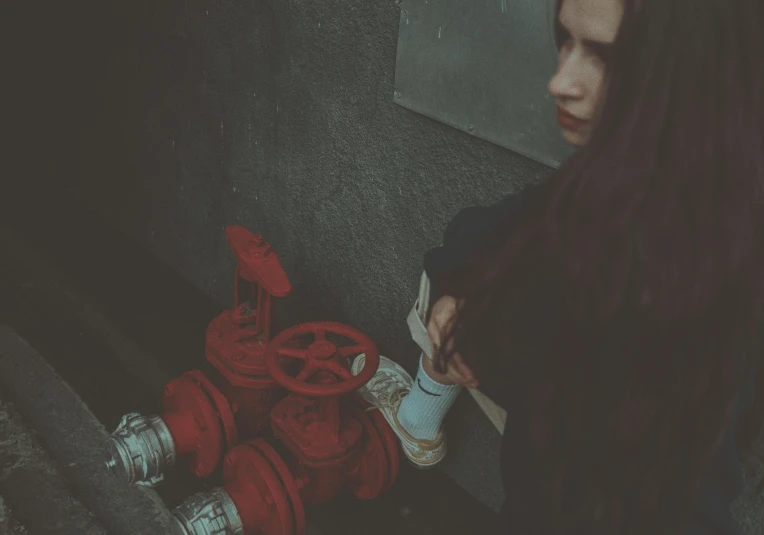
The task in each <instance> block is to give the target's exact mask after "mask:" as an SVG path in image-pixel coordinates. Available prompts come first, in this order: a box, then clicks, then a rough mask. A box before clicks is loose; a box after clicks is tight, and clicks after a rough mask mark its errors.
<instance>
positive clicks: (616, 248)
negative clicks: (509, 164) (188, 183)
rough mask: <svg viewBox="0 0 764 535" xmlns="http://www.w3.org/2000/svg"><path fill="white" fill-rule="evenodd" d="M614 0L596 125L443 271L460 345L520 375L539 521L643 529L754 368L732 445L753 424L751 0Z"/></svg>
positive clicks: (760, 42) (717, 428)
mask: <svg viewBox="0 0 764 535" xmlns="http://www.w3.org/2000/svg"><path fill="white" fill-rule="evenodd" d="M623 1H624V7H625V14H624V18H623V22H622V24H621V27H620V30H619V34H618V37H617V40H616V42H615V45H614V48H615V50H614V53H613V57H612V59H611V64H610V65H609V67H608V92H607V97H606V100H605V103H604V108H603V111H602V115H601V118H600V120H599V123H598V126H597V128H596V130H595V132H594V133H593V136H592V138H591V140H590V142H589V143H588V145H587V146H586V147H585V148H583V149H581V150H580V151H579V152H578V153H577V154H576V155H574V156H573V157H572V158H571V159H570V160H569V161H567V162H566V163H565V164H564V165H563V166H562V167H561V168H560V169H559V170H558V171H556V172H555V173H553V175H552V176H551V177H550V178H549V179H548V180H547V182H546V183H545V185H544V186H543V187H542V188H540V189H539V190H536V191H535V193H533V194H532V195H530V196H529V198H528V200H527V202H526V203H525V208H524V209H522V210H520V211H518V212H516V213H513V214H508V215H507V217H506V218H505V221H504V222H503V223H502V225H503V227H502V228H503V229H505V230H504V232H503V233H501V237H500V239H499V240H498V242H496V244H495V246H494V247H492V248H491V249H490V251H489V252H487V253H484V254H479V255H478V254H476V256H475V257H474V258H473V260H472V261H471V262H470V263H469V264H467V265H466V266H463V267H462V268H460V269H458V270H455V271H452V272H450V273H446V274H444V276H442V277H441V278H440V279H439V281H438V282H439V283H440V285H441V286H442V288H443V289H444V290H445V291H446V293H448V294H450V295H453V296H456V297H461V298H464V300H463V305H462V306H460V308H459V311H458V314H457V320H456V323H455V325H454V329H453V331H452V337H453V341H454V346H453V348H454V350H455V351H457V352H458V353H460V354H461V355H462V357H463V358H464V359H465V360H466V361H467V362H468V364H470V365H471V366H472V367H473V368H474V369H475V371H476V373H477V376H478V378H479V379H480V378H481V377H483V378H486V377H491V376H501V377H504V378H505V379H504V381H505V388H506V389H507V390H510V389H522V390H518V391H523V392H526V391H527V392H528V394H527V401H528V407H529V409H528V411H529V413H530V414H531V422H532V424H531V429H530V433H531V436H532V440H533V444H534V455H535V460H534V461H535V462H534V466H538V467H544V468H543V469H540V470H539V474H538V481H537V486H538V489H539V490H540V494H539V496H544V497H545V498H544V500H546V503H545V504H543V505H544V506H545V507H546V510H547V511H548V512H549V514H548V515H547V518H546V519H545V521H548V522H550V524H551V525H553V526H557V527H558V528H563V527H564V528H565V529H568V530H570V531H569V532H570V533H579V532H581V531H577V530H576V527H577V526H579V527H582V526H586V527H587V528H591V526H595V528H593V529H595V532H599V531H598V530H599V529H601V530H602V532H606V533H614V532H616V533H630V534H635V535H636V534H638V535H655V534H662V533H675V532H676V531H675V530H677V529H679V528H680V527H681V526H682V525H683V523H684V522H685V521H686V519H687V515H688V514H689V511H690V510H691V508H692V507H693V504H694V499H695V495H696V491H697V488H698V483H699V481H700V478H701V476H702V474H703V473H704V471H705V469H706V466H707V465H708V462H709V459H710V457H711V455H712V454H713V453H714V451H715V449H716V448H717V447H718V445H719V443H720V441H721V440H722V438H723V437H724V436H725V433H727V432H728V428H729V423H730V415H731V414H732V412H733V408H734V407H735V403H736V402H737V401H738V399H739V396H740V392H741V390H742V387H743V385H744V381H745V380H746V379H748V378H750V377H751V374H754V373H755V375H756V377H757V385H756V389H755V399H754V403H753V405H752V406H751V408H750V409H749V410H747V412H746V413H745V414H744V418H743V420H742V422H740V424H739V425H737V426H736V427H737V431H736V435H737V436H736V439H737V441H736V443H737V445H738V446H739V449H740V451H741V452H742V453H744V454H745V455H749V454H750V453H751V452H752V447H753V444H754V442H755V439H756V438H757V437H758V436H759V432H760V431H761V424H762V423H764V403H763V402H762V400H764V395H763V394H764V381H762V380H761V379H762V372H764V370H762V369H761V368H762V360H763V357H764V355H763V354H762V351H761V349H760V347H759V346H758V343H757V339H758V335H759V330H760V327H761V322H760V316H761V311H762V302H763V301H764V299H763V298H764V284H763V282H764V202H763V200H764V198H763V197H762V194H763V193H764V191H763V187H764V69H762V65H763V62H762V60H763V59H764V57H763V54H764V32H762V30H761V29H762V27H764V2H761V1H760V0H623ZM560 3H561V2H559V1H558V13H559V9H560ZM443 345H444V347H445V346H447V344H443ZM440 356H441V357H442V358H443V359H448V358H449V355H447V354H443V355H440ZM509 425H510V426H511V423H510V424H509ZM574 481H575V492H576V493H577V496H578V499H577V500H575V501H574V502H570V501H566V500H564V499H562V498H561V496H564V495H565V494H566V492H565V491H566V488H567V489H568V490H570V488H571V486H572V485H573V484H574ZM629 512H631V513H630V514H629ZM627 519H628V520H627Z"/></svg>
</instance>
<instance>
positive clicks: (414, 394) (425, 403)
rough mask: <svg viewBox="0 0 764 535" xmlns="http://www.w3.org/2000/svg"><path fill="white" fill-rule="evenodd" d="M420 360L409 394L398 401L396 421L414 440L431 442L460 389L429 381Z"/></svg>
mask: <svg viewBox="0 0 764 535" xmlns="http://www.w3.org/2000/svg"><path fill="white" fill-rule="evenodd" d="M422 358H423V357H420V358H419V371H418V372H417V374H416V378H415V379H414V385H413V386H412V387H411V392H409V393H408V394H407V395H406V397H405V398H403V400H402V401H401V406H400V408H399V409H398V421H399V422H400V424H401V425H402V426H403V427H404V429H406V431H408V432H409V434H410V435H411V436H413V437H414V438H418V439H421V440H433V439H434V438H435V437H437V436H438V431H439V430H440V426H441V424H442V423H443V419H444V418H445V417H446V413H448V410H449V409H450V408H451V407H452V406H453V404H454V402H455V401H456V397H457V396H458V395H459V392H461V391H462V386H461V385H442V384H440V383H438V382H435V381H433V380H432V379H431V378H430V376H429V375H427V373H426V372H425V371H424V368H423V367H422Z"/></svg>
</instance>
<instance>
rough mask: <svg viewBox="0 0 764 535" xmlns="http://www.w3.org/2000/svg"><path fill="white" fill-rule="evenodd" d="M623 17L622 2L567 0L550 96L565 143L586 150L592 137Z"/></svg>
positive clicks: (561, 21) (612, 0) (559, 22)
mask: <svg viewBox="0 0 764 535" xmlns="http://www.w3.org/2000/svg"><path fill="white" fill-rule="evenodd" d="M622 17H623V0H563V1H562V8H561V9H560V14H559V17H558V25H559V28H560V32H561V35H562V39H561V41H560V45H561V47H560V54H559V62H558V66H557V72H556V73H555V75H554V77H553V78H552V80H551V81H550V82H549V92H550V93H551V94H552V96H553V97H554V99H555V102H556V103H557V121H558V122H559V124H560V126H561V127H562V132H563V137H564V138H565V141H567V142H568V143H570V144H571V145H575V146H583V145H586V143H587V142H588V141H589V138H590V137H591V133H592V129H593V125H594V124H595V123H596V120H597V116H598V115H599V111H600V108H601V106H602V101H603V100H604V94H605V79H606V77H605V70H606V67H607V64H608V60H609V58H610V51H611V48H612V44H613V42H614V41H615V38H616V34H617V33H618V28H619V26H620V24H621V18H622Z"/></svg>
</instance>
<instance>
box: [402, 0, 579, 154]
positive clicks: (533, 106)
mask: <svg viewBox="0 0 764 535" xmlns="http://www.w3.org/2000/svg"><path fill="white" fill-rule="evenodd" d="M553 19H554V0H404V1H403V5H402V7H401V23H400V31H399V33H398V56H397V60H396V66H395V97H394V98H395V102H396V103H397V104H400V105H401V106H404V107H406V108H408V109H410V110H412V111H415V112H417V113H421V114H422V115H425V116H427V117H430V118H432V119H435V120H437V121H440V122H443V123H445V124H447V125H450V126H453V127H454V128H458V129H459V130H463V131H465V132H468V133H470V134H472V135H474V136H477V137H480V138H482V139H485V140H487V141H490V142H491V143H496V144H497V145H500V146H502V147H506V148H508V149H511V150H513V151H515V152H518V153H520V154H522V155H524V156H527V157H529V158H532V159H534V160H536V161H539V162H541V163H543V164H546V165H549V166H552V167H558V166H559V165H560V162H561V161H563V160H564V159H565V158H567V156H569V155H570V154H571V152H572V150H571V149H570V147H568V146H567V145H566V144H565V142H564V141H563V139H562V135H561V133H560V128H559V126H558V125H557V122H556V119H555V113H556V112H555V106H554V100H553V99H552V98H551V96H550V95H549V93H548V91H547V86H548V84H549V79H550V78H551V76H552V75H553V74H554V71H555V68H556V64H557V50H556V47H555V44H554V28H553Z"/></svg>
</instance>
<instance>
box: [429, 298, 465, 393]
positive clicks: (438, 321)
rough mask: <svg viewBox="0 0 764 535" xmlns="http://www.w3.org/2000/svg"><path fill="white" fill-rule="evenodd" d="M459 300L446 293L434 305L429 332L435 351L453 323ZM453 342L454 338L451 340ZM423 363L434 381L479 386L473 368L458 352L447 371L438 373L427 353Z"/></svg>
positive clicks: (445, 383) (447, 366)
mask: <svg viewBox="0 0 764 535" xmlns="http://www.w3.org/2000/svg"><path fill="white" fill-rule="evenodd" d="M458 302H459V301H458V300H457V299H456V298H455V297H451V296H449V295H444V296H443V297H441V298H440V299H438V300H437V301H436V302H435V303H434V304H433V305H432V311H431V312H430V321H429V322H428V323H427V334H428V335H429V336H430V341H432V347H433V351H434V352H436V353H437V351H438V348H440V346H441V341H442V340H443V338H444V337H445V335H446V333H448V330H449V329H450V327H451V323H452V322H453V321H454V319H455V317H456V306H457V304H458ZM450 343H451V344H453V340H450ZM422 365H423V366H424V370H425V372H426V373H427V375H429V376H430V378H431V379H432V380H433V381H436V382H438V383H440V384H444V385H454V384H458V385H462V386H465V387H467V388H477V386H478V381H477V379H475V376H474V374H473V373H472V370H470V369H469V367H468V366H467V365H466V364H465V363H464V361H463V360H462V357H461V356H460V355H459V354H458V353H454V354H453V358H452V359H451V360H450V361H449V362H447V363H446V372H445V373H438V372H436V371H435V369H434V368H433V365H432V358H431V355H425V358H424V359H423V362H422Z"/></svg>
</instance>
